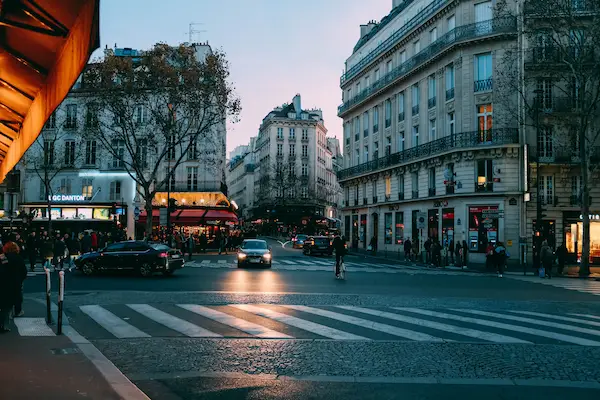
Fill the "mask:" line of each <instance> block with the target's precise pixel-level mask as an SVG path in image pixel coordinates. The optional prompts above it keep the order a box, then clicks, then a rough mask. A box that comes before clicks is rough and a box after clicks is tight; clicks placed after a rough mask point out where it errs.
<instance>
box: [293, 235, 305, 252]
mask: <svg viewBox="0 0 600 400" xmlns="http://www.w3.org/2000/svg"><path fill="white" fill-rule="evenodd" d="M306 239H308V235H296V237H294V238H292V247H293V248H294V249H301V248H303V247H304V242H306Z"/></svg>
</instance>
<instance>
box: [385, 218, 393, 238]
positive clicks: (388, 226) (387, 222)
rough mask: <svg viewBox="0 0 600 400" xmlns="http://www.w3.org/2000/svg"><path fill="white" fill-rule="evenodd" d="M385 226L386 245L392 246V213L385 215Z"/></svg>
mask: <svg viewBox="0 0 600 400" xmlns="http://www.w3.org/2000/svg"><path fill="white" fill-rule="evenodd" d="M383 218H384V226H385V236H384V243H385V244H392V235H393V231H392V213H385V215H384V217H383Z"/></svg>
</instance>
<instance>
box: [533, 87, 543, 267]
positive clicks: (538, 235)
mask: <svg viewBox="0 0 600 400" xmlns="http://www.w3.org/2000/svg"><path fill="white" fill-rule="evenodd" d="M533 93H534V94H535V103H534V104H535V132H536V142H537V144H538V148H537V154H536V158H535V160H536V161H535V165H536V167H535V181H536V186H537V188H536V190H537V197H536V204H535V207H536V221H535V237H534V244H535V250H536V251H535V253H534V255H535V257H534V264H535V265H536V266H537V268H539V267H540V266H541V261H542V260H541V255H540V247H541V242H542V219H543V218H544V215H543V214H542V212H543V209H542V190H541V186H542V185H541V182H540V179H541V176H540V154H541V149H540V148H539V144H540V143H541V142H540V141H539V137H540V107H541V104H540V103H541V96H543V93H544V91H543V90H542V89H536V90H534V91H533Z"/></svg>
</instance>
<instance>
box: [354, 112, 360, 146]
mask: <svg viewBox="0 0 600 400" xmlns="http://www.w3.org/2000/svg"><path fill="white" fill-rule="evenodd" d="M358 139H360V118H359V117H355V118H354V141H355V142H358Z"/></svg>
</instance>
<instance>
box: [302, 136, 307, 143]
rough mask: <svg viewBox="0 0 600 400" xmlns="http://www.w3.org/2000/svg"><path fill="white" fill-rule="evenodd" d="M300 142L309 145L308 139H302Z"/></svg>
mask: <svg viewBox="0 0 600 400" xmlns="http://www.w3.org/2000/svg"><path fill="white" fill-rule="evenodd" d="M300 142H302V143H308V138H307V137H303V138H302V139H300Z"/></svg>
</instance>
